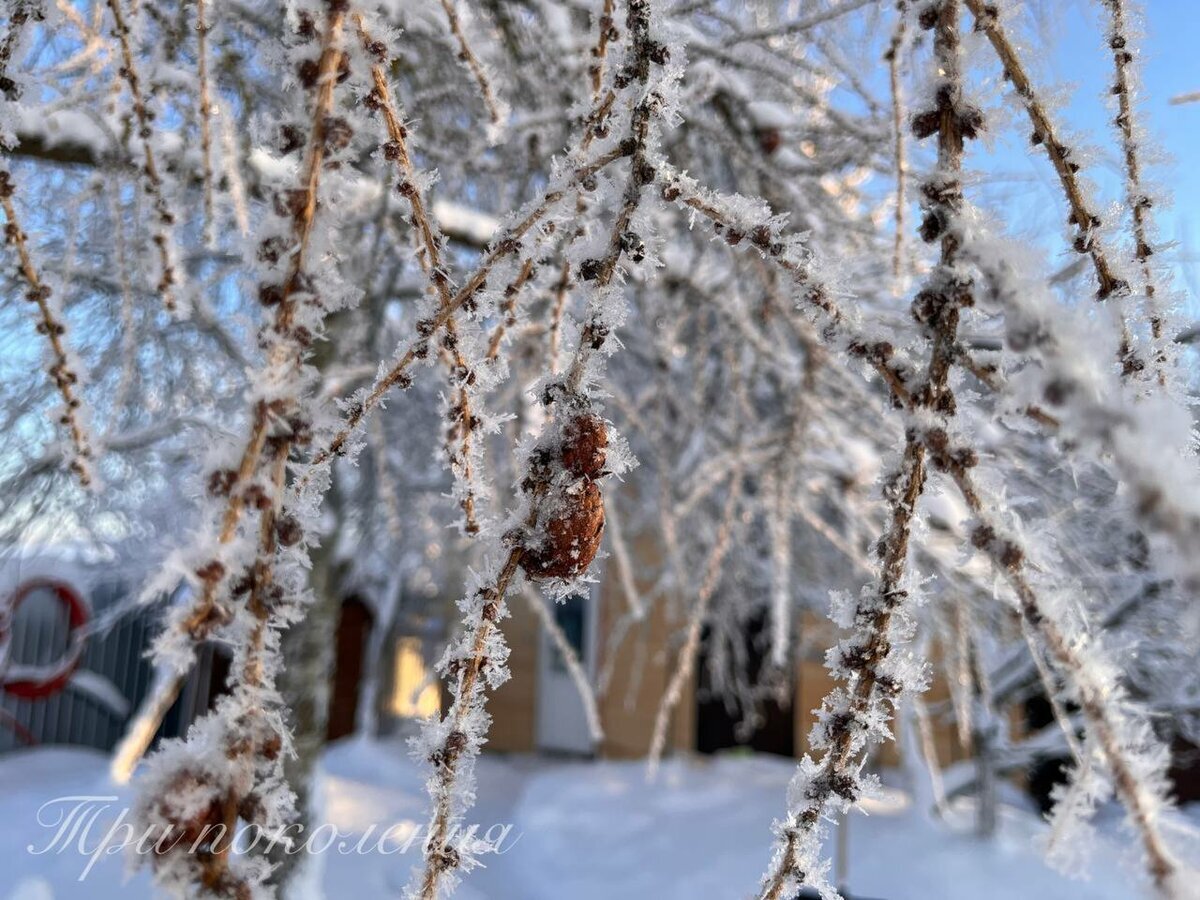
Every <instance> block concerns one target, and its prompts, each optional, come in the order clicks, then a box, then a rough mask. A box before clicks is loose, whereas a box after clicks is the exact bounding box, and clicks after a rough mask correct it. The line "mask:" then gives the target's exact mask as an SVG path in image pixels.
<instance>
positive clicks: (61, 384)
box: [0, 169, 95, 487]
mask: <svg viewBox="0 0 1200 900" xmlns="http://www.w3.org/2000/svg"><path fill="white" fill-rule="evenodd" d="M14 193H16V185H14V184H13V180H12V175H11V174H10V173H9V172H8V171H7V170H6V169H0V205H2V206H3V209H4V215H5V218H6V219H7V222H6V224H5V226H4V241H5V243H7V244H8V245H9V246H10V247H12V248H13V249H14V250H16V253H17V266H16V269H17V274H18V275H19V276H20V278H21V280H22V281H24V282H25V286H26V287H25V299H26V300H28V301H29V302H30V303H33V304H35V305H36V306H37V310H38V322H37V330H38V334H42V335H45V336H46V340H47V341H48V343H49V351H50V353H49V358H50V365H49V367H48V368H47V371H48V372H49V373H50V380H51V381H53V382H54V387H55V389H56V390H57V391H58V395H59V397H61V398H62V406H61V407H60V408H59V409H58V410H57V411H56V412H54V413H53V418H55V419H56V420H57V423H58V424H59V425H61V426H62V428H63V429H64V430H65V431H66V433H67V441H68V442H67V444H66V445H64V450H65V452H64V458H65V460H66V463H67V467H68V468H69V469H70V470H71V471H72V472H73V473H74V474H75V476H76V477H77V478H78V479H79V482H80V483H81V484H82V485H83V486H84V487H90V486H92V485H93V483H94V481H95V473H94V472H93V470H92V464H93V459H92V457H93V454H94V450H93V442H92V438H91V434H90V431H89V428H88V425H87V420H86V411H85V410H84V408H83V401H82V400H81V399H80V397H79V392H80V388H81V386H82V384H81V378H82V375H83V369H82V364H81V363H80V361H79V360H78V359H77V358H76V357H75V355H74V354H73V353H72V352H71V351H70V350H69V349H68V347H67V341H66V336H67V326H66V323H65V322H64V321H63V316H62V309H61V308H60V305H59V301H58V299H57V298H56V297H55V295H54V288H53V287H52V286H51V285H49V284H47V283H46V281H45V280H44V278H43V277H42V275H41V274H40V273H39V272H38V268H37V266H36V265H35V264H34V261H33V256H32V254H31V253H30V252H29V236H28V235H27V234H26V233H25V232H24V231H23V230H22V228H21V223H20V221H19V220H18V219H17V211H16V208H15V206H14V204H13V194H14Z"/></svg>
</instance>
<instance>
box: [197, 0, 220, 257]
mask: <svg viewBox="0 0 1200 900" xmlns="http://www.w3.org/2000/svg"><path fill="white" fill-rule="evenodd" d="M204 4H205V0H196V60H197V69H198V77H199V84H198V89H199V96H198V97H197V103H198V105H199V110H200V154H201V176H202V180H203V182H204V243H205V245H206V246H209V247H211V246H213V244H214V242H215V240H216V216H215V213H214V205H213V169H212V125H211V122H210V119H211V117H212V95H211V93H210V87H209V83H208V32H209V24H208V21H207V19H206V18H205V12H206V8H205V5H204Z"/></svg>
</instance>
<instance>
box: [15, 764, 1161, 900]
mask: <svg viewBox="0 0 1200 900" xmlns="http://www.w3.org/2000/svg"><path fill="white" fill-rule="evenodd" d="M106 765H107V759H106V757H104V756H102V755H100V754H98V753H95V752H92V751H87V750H77V749H63V748H51V749H41V750H35V751H29V752H25V753H20V754H12V755H8V756H5V757H0V860H3V871H4V878H3V881H2V882H0V898H15V900H49V898H51V897H53V898H56V900H76V898H78V900H83V898H87V900H117V898H122V900H126V898H138V897H148V896H150V895H151V888H150V880H149V878H148V876H147V874H146V873H145V872H140V873H138V874H136V875H134V876H133V878H132V879H131V880H129V881H126V880H125V879H124V876H125V872H124V863H123V860H122V859H121V858H120V856H119V855H117V854H114V855H112V856H111V857H102V858H100V859H99V861H98V862H97V863H96V864H95V865H94V867H93V868H92V869H91V871H90V872H88V874H87V877H86V878H85V879H84V880H82V881H80V880H79V876H80V873H81V872H82V871H83V870H84V868H85V867H86V866H87V865H88V862H89V860H88V859H87V858H86V857H84V856H82V855H81V854H80V853H79V850H78V848H77V846H72V847H71V848H70V849H68V850H67V851H65V852H62V853H57V852H51V853H41V854H37V853H32V852H30V848H32V849H33V850H40V849H42V848H44V847H45V846H46V845H47V844H49V843H50V839H51V837H52V835H53V834H54V833H55V831H56V828H55V827H54V825H55V821H56V815H58V814H56V813H55V812H54V811H53V810H55V809H57V808H58V807H46V808H44V809H43V811H42V814H41V815H42V822H43V824H39V822H38V815H39V813H38V810H39V808H43V804H45V803H46V801H48V800H51V799H53V798H56V797H63V796H91V795H99V796H114V795H115V796H116V797H117V798H118V799H117V800H116V801H114V802H113V803H112V805H111V807H110V809H108V810H105V811H104V813H103V814H101V815H100V816H99V817H98V818H97V823H96V826H95V828H94V830H93V832H92V834H91V836H90V838H88V839H86V840H85V848H86V849H91V848H92V847H94V846H95V844H96V843H97V842H98V837H97V835H100V834H102V833H103V832H104V831H105V830H106V828H105V827H104V825H105V823H106V822H108V821H111V819H112V818H113V817H114V816H115V814H116V810H117V809H118V808H119V807H120V806H121V805H123V804H124V803H125V802H127V801H128V797H129V791H128V790H127V789H122V788H116V787H114V786H113V785H112V784H111V783H110V782H109V780H108V778H107V774H106ZM791 772H792V766H791V765H790V764H789V763H788V761H786V760H781V759H778V758H771V757H762V756H758V757H751V756H746V757H740V756H739V757H719V758H715V759H710V760H703V761H689V762H683V761H677V762H672V763H670V764H668V765H666V766H665V767H664V768H663V770H662V772H661V774H660V777H659V780H658V782H657V783H656V784H653V785H647V784H646V781H645V777H644V769H643V767H642V766H641V765H638V764H636V763H609V762H601V763H584V762H570V761H556V760H546V759H540V758H533V757H498V756H486V757H484V758H483V759H482V760H481V761H480V764H479V781H480V796H479V804H478V806H477V808H476V812H475V814H474V816H473V817H472V819H473V821H475V822H478V823H480V824H481V826H482V828H481V832H482V830H483V829H486V828H487V827H488V826H490V825H497V826H499V825H503V824H511V825H513V826H514V827H513V830H512V831H511V833H510V834H509V835H508V837H507V838H506V839H505V840H504V841H503V842H502V844H501V849H502V850H503V851H504V852H502V853H499V854H493V855H491V856H489V857H488V860H487V867H486V868H485V869H477V870H475V871H474V872H472V873H471V874H469V875H468V876H467V878H466V881H465V883H464V885H463V886H462V888H461V889H460V891H459V893H458V894H457V896H458V897H460V898H462V900H483V898H488V900H550V898H554V900H561V898H570V900H613V898H622V900H625V898H629V900H639V898H646V900H685V898H686V900H696V898H704V900H720V898H730V900H733V898H744V897H746V896H747V895H749V894H750V892H751V891H752V889H753V886H754V885H755V884H756V881H757V877H758V875H759V874H760V872H761V869H762V868H763V866H764V864H765V862H766V859H767V856H766V854H767V848H768V831H767V829H768V827H769V825H770V821H771V818H772V816H774V815H776V814H777V813H778V811H779V808H780V804H781V802H782V798H783V795H784V788H785V785H786V784H787V781H788V778H789V776H790V775H791ZM422 779H423V775H422V773H421V772H420V770H419V769H418V768H417V767H416V766H415V765H414V764H413V763H412V762H411V761H409V759H408V758H407V755H406V753H405V749H404V747H403V745H401V744H398V743H366V742H361V741H354V742H348V743H343V744H340V745H338V746H335V747H334V748H333V749H332V750H331V751H330V752H329V753H328V754H327V756H326V759H325V774H324V785H325V790H324V809H323V811H322V819H323V820H324V821H327V822H329V823H330V824H331V825H333V826H336V828H337V829H338V830H339V832H340V833H341V834H342V835H361V834H363V833H364V832H366V830H367V829H368V828H370V827H371V826H372V825H374V826H375V828H376V833H379V832H381V831H382V830H383V829H385V828H387V827H389V826H396V827H395V828H394V830H393V832H392V833H393V835H398V836H401V837H402V836H403V835H404V834H405V833H406V832H408V831H410V830H411V829H413V828H415V827H417V826H418V824H419V823H421V822H423V820H424V809H425V798H424V795H423V792H422ZM962 819H963V820H962V822H956V823H951V824H947V823H937V822H933V821H931V820H930V819H929V818H928V817H927V816H926V815H924V814H923V813H922V812H921V811H919V810H917V809H915V808H913V806H912V804H911V803H909V802H908V799H907V797H906V795H904V794H903V793H902V792H899V791H890V792H888V794H887V795H886V797H885V798H884V799H883V800H881V801H879V802H876V803H874V804H872V806H871V808H870V810H869V815H855V816H854V817H853V819H852V821H851V822H850V825H849V828H848V863H849V865H848V871H849V878H848V888H849V889H850V890H851V891H852V892H854V894H855V896H860V895H861V896H864V897H874V898H881V900H884V898H885V900H917V898H920V900H938V898H946V900H949V898H954V900H994V898H996V900H998V898H1021V900H1065V898H1071V900H1117V898H1120V900H1131V898H1137V897H1139V896H1142V895H1143V893H1144V892H1143V890H1142V889H1141V887H1140V882H1139V881H1138V879H1137V877H1136V876H1135V875H1133V874H1131V871H1132V870H1131V869H1130V868H1129V867H1127V866H1124V865H1123V864H1122V858H1123V857H1126V856H1128V854H1129V852H1130V848H1129V842H1128V841H1124V840H1122V839H1120V838H1119V837H1115V836H1108V837H1101V838H1098V842H1099V845H1098V846H1097V847H1096V850H1097V852H1096V854H1095V857H1096V865H1095V866H1094V868H1093V870H1092V876H1091V879H1090V880H1089V881H1086V882H1083V881H1072V880H1067V879H1064V878H1062V877H1061V876H1059V875H1058V874H1056V873H1055V872H1053V871H1051V870H1050V869H1048V868H1047V867H1046V866H1045V864H1044V863H1043V862H1042V861H1041V859H1040V857H1039V855H1038V852H1037V850H1036V849H1035V844H1036V843H1037V841H1038V839H1039V837H1041V836H1043V835H1044V832H1045V826H1043V825H1042V824H1041V823H1040V822H1039V821H1038V819H1037V818H1036V817H1035V816H1034V815H1033V814H1031V813H1030V812H1028V811H1025V810H1019V809H1017V808H1015V807H1005V808H1004V809H1003V814H1002V816H1001V827H1000V833H999V835H998V836H997V838H996V839H995V840H993V841H990V842H985V841H981V840H979V839H977V838H975V837H974V836H972V835H971V833H970V830H969V815H967V813H966V812H965V811H964V813H963V817H962ZM1102 831H1104V832H1105V834H1107V835H1113V834H1114V830H1113V829H1112V828H1105V829H1102ZM498 833H499V832H498V831H497V832H495V834H498ZM73 843H74V844H76V845H77V843H78V841H74V842H73ZM353 843H355V841H354V840H352V839H351V840H349V841H347V846H349V845H351V844H353ZM417 853H418V850H417V849H416V847H415V845H414V847H413V849H411V850H410V851H409V852H408V853H406V854H405V853H391V854H385V853H367V854H366V855H359V854H356V853H339V852H337V849H336V845H335V848H333V849H331V850H330V851H328V852H326V853H325V854H323V855H322V857H321V863H322V866H323V874H322V878H323V881H324V884H325V886H326V888H327V896H329V897H330V898H343V897H347V898H352V900H376V898H394V897H397V896H399V893H400V889H401V888H402V886H403V885H404V884H405V882H406V879H407V877H408V870H409V867H410V866H411V865H412V864H413V862H414V861H415V860H416V858H417Z"/></svg>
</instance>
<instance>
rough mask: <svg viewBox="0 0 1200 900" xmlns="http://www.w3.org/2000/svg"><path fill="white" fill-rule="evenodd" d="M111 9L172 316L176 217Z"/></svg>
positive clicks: (127, 40)
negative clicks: (131, 105) (172, 210)
mask: <svg viewBox="0 0 1200 900" xmlns="http://www.w3.org/2000/svg"><path fill="white" fill-rule="evenodd" d="M108 8H109V9H110V10H111V11H112V16H113V31H114V32H115V34H116V37H117V42H118V43H119V44H120V47H121V60H122V64H121V68H120V70H119V74H120V76H121V78H122V79H123V80H124V81H125V84H126V85H127V86H128V88H129V95H130V98H131V99H132V101H133V114H134V117H135V118H136V119H137V124H138V139H139V141H140V142H141V145H142V159H143V165H142V174H143V175H144V176H145V181H146V191H147V193H149V195H150V202H151V205H152V206H153V207H154V229H153V232H154V233H153V235H152V237H151V240H152V241H153V243H154V246H155V249H156V250H157V252H158V263H159V269H160V272H159V280H158V285H157V290H158V292H159V294H161V295H162V299H163V305H164V306H165V307H166V309H167V311H168V312H172V313H173V312H175V311H176V301H175V286H176V285H177V284H178V282H179V276H178V272H177V270H176V266H175V260H174V259H173V249H172V239H173V235H172V232H173V228H174V225H175V214H174V213H173V212H171V209H170V206H169V205H168V203H167V195H166V186H165V185H164V183H163V179H162V175H161V174H160V172H159V168H158V163H157V161H156V158H155V154H154V145H153V143H152V142H151V139H152V138H153V136H154V126H153V120H154V116H153V114H152V113H151V111H150V108H149V106H147V104H146V97H145V94H144V93H143V91H142V82H141V79H140V77H139V75H138V70H137V65H136V63H135V62H134V58H133V46H132V36H131V35H130V31H129V25H128V24H127V23H126V21H125V16H124V14H123V13H122V11H121V0H108Z"/></svg>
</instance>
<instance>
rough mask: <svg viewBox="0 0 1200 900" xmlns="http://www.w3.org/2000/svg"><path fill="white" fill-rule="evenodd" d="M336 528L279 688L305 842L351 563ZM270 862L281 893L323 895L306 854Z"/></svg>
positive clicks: (289, 645)
mask: <svg viewBox="0 0 1200 900" xmlns="http://www.w3.org/2000/svg"><path fill="white" fill-rule="evenodd" d="M327 504H328V508H329V511H330V512H332V513H333V520H334V521H335V522H337V521H339V519H340V516H339V512H340V506H341V504H340V497H339V494H338V491H337V485H336V482H335V483H334V485H333V487H332V488H331V489H330V492H329V496H328V501H327ZM336 537H337V535H336V531H335V532H334V533H333V534H329V535H326V536H325V540H324V541H323V543H322V544H321V546H320V547H318V548H316V549H314V550H313V553H312V574H311V579H312V581H311V584H312V591H313V604H312V606H311V607H310V608H309V610H308V615H307V616H306V617H305V618H304V620H303V621H301V622H298V623H297V624H296V625H293V626H292V627H291V628H290V629H288V630H287V631H286V632H284V636H283V660H284V669H283V672H282V673H280V676H279V680H278V683H279V692H280V693H281V694H282V695H283V699H284V701H285V702H286V704H287V708H288V712H289V719H288V722H289V724H290V725H291V728H292V742H293V744H294V747H295V756H294V757H291V758H289V759H288V760H287V761H286V762H285V764H284V773H285V774H286V776H287V780H288V784H289V786H290V787H291V789H292V791H293V792H294V793H295V794H296V815H297V822H298V823H299V824H300V825H302V826H303V828H304V830H303V831H302V832H300V840H303V839H304V838H305V837H307V835H308V834H309V833H310V832H311V830H312V828H313V827H314V822H313V817H314V813H315V811H316V810H317V809H319V806H314V802H313V801H314V799H319V798H315V796H314V792H315V789H316V784H315V778H314V776H315V773H316V768H317V762H318V760H319V759H320V757H321V752H322V751H323V750H324V748H325V733H326V726H327V725H328V722H329V697H330V689H331V685H330V680H331V677H332V673H333V664H334V648H335V647H336V645H337V642H336V640H335V639H334V637H335V635H336V633H337V627H338V618H339V614H340V611H341V600H342V590H341V585H342V580H343V577H344V575H345V569H346V566H345V564H344V563H339V562H338V561H337V559H336V557H335V552H336V551H335V544H336ZM270 856H271V862H272V863H274V864H276V866H277V868H276V869H275V871H274V872H272V874H271V879H270V881H271V883H272V884H273V885H275V887H276V889H277V890H278V892H279V896H280V897H283V898H285V900H286V898H299V897H305V898H311V897H314V896H320V892H319V887H320V886H319V885H318V884H309V883H308V881H309V880H310V877H311V878H313V879H314V880H315V878H316V877H317V873H315V872H314V873H311V875H310V874H308V872H309V867H310V866H311V865H312V864H313V861H312V860H310V859H308V858H307V857H306V856H305V855H304V854H303V853H287V852H285V851H284V849H283V848H282V847H278V846H276V847H274V848H272V852H271V854H270Z"/></svg>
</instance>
